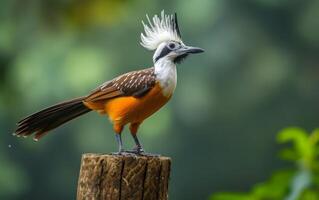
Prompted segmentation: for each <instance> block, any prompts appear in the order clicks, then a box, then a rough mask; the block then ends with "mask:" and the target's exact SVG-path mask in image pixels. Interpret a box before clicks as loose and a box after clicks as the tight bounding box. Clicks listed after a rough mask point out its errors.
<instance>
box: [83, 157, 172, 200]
mask: <svg viewBox="0 0 319 200" xmlns="http://www.w3.org/2000/svg"><path fill="white" fill-rule="evenodd" d="M170 165H171V159H170V158H168V157H163V156H135V155H133V154H127V155H108V154H84V155H83V156H82V160H81V169H80V175H79V181H78V189H77V200H84V199H90V200H97V199H107V200H135V199H141V200H153V199H154V200H167V199H168V181H169V174H170Z"/></svg>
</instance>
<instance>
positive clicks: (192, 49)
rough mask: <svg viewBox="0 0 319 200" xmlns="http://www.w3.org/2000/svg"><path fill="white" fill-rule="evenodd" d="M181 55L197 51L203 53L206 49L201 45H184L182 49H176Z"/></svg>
mask: <svg viewBox="0 0 319 200" xmlns="http://www.w3.org/2000/svg"><path fill="white" fill-rule="evenodd" d="M176 52H177V53H178V54H179V55H183V54H190V53H191V54H195V53H203V52H204V49H202V48H199V47H190V46H182V47H181V48H180V49H178V50H176Z"/></svg>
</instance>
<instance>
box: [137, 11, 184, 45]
mask: <svg viewBox="0 0 319 200" xmlns="http://www.w3.org/2000/svg"><path fill="white" fill-rule="evenodd" d="M146 18H147V21H148V23H149V24H148V25H147V24H145V23H144V22H143V21H142V24H143V26H144V31H145V34H143V33H141V45H142V46H143V47H145V48H146V49H148V50H155V49H156V48H157V47H158V45H159V44H161V43H162V42H165V41H170V40H173V41H176V42H182V39H181V34H180V31H179V28H178V23H177V15H176V13H175V15H165V14H164V10H163V11H162V12H161V16H160V17H158V16H157V15H155V16H154V17H153V22H152V21H151V20H150V18H149V17H148V15H146Z"/></svg>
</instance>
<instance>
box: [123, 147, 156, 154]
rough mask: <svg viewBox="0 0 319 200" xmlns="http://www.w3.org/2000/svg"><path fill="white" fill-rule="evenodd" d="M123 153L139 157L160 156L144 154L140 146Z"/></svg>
mask: <svg viewBox="0 0 319 200" xmlns="http://www.w3.org/2000/svg"><path fill="white" fill-rule="evenodd" d="M125 152H127V153H131V154H135V155H139V156H161V155H160V154H153V153H146V152H145V151H144V149H143V148H142V147H141V146H135V147H134V148H133V149H132V150H128V151H125Z"/></svg>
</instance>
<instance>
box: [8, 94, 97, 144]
mask: <svg viewBox="0 0 319 200" xmlns="http://www.w3.org/2000/svg"><path fill="white" fill-rule="evenodd" d="M83 99H84V97H81V98H77V99H72V100H69V101H65V102H62V103H59V104H56V105H54V106H51V107H49V108H46V109H43V110H41V111H39V112H37V113H34V114H32V115H30V116H27V117H25V118H24V119H22V120H20V121H19V122H18V123H17V126H18V127H17V129H16V131H15V133H14V135H17V136H29V135H31V134H33V133H35V137H34V139H35V140H39V139H40V138H41V137H43V136H44V135H45V134H46V133H48V131H50V130H52V129H55V128H57V127H58V126H60V125H62V124H64V123H66V122H68V121H70V120H72V119H74V118H76V117H78V116H80V115H83V114H85V113H87V112H89V111H91V110H90V109H89V108H87V107H86V106H85V105H84V104H83V103H82V101H83Z"/></svg>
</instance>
